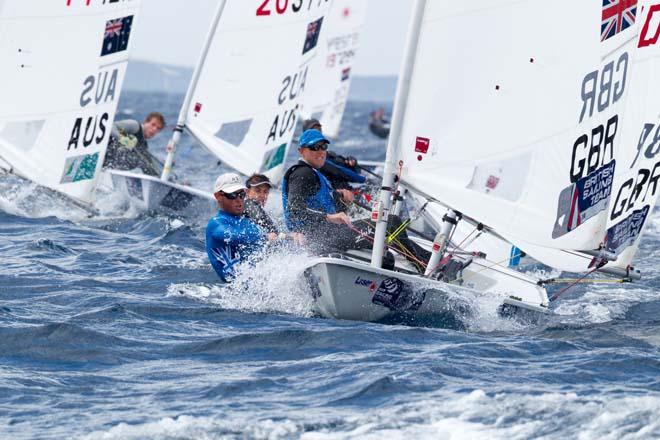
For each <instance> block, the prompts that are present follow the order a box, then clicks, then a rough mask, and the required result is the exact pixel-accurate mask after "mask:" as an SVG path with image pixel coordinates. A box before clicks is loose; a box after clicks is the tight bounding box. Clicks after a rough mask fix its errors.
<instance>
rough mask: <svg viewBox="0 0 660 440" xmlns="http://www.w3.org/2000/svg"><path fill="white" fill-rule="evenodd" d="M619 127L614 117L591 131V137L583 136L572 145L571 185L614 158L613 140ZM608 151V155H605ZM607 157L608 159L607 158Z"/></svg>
mask: <svg viewBox="0 0 660 440" xmlns="http://www.w3.org/2000/svg"><path fill="white" fill-rule="evenodd" d="M618 126H619V116H618V115H614V116H612V117H611V118H610V119H609V120H608V121H607V126H604V125H603V124H601V125H599V126H598V127H596V128H594V129H592V130H591V136H589V135H588V134H583V135H582V136H580V137H579V138H577V140H576V141H575V143H574V144H573V153H572V156H571V171H570V179H571V183H575V182H577V181H578V180H580V179H581V178H583V177H584V176H586V175H588V174H591V173H592V172H594V171H595V170H596V169H598V168H600V167H601V166H602V165H603V164H604V163H605V161H606V160H612V159H613V158H614V138H615V137H616V131H617V128H618ZM608 151H609V154H607V153H608ZM607 156H609V158H607Z"/></svg>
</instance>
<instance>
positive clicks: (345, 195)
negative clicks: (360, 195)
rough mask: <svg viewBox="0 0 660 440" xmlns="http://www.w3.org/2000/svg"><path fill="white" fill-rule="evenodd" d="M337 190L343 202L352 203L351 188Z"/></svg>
mask: <svg viewBox="0 0 660 440" xmlns="http://www.w3.org/2000/svg"><path fill="white" fill-rule="evenodd" d="M337 192H339V194H341V199H342V200H343V201H344V202H345V203H348V204H350V203H353V192H352V191H351V190H349V189H338V190H337Z"/></svg>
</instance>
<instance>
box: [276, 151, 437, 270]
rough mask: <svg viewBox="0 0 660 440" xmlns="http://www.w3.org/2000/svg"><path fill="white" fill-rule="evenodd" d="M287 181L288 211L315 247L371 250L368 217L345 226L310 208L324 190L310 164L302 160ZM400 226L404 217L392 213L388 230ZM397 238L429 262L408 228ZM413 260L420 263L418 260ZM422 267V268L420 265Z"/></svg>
mask: <svg viewBox="0 0 660 440" xmlns="http://www.w3.org/2000/svg"><path fill="white" fill-rule="evenodd" d="M284 180H285V181H286V184H285V185H284V188H285V189H286V199H287V206H285V207H284V209H285V210H288V216H289V218H290V219H291V220H292V221H294V222H297V223H298V224H299V225H300V226H299V227H298V228H297V229H298V230H297V232H302V233H303V234H304V235H305V237H306V239H307V242H308V243H309V244H310V246H311V247H312V249H313V250H315V251H316V252H319V253H328V252H337V251H339V252H341V251H346V250H349V249H371V248H372V247H373V246H372V237H373V231H374V224H373V223H372V222H371V221H370V220H369V219H363V220H358V221H356V222H353V227H352V228H349V227H348V226H346V225H336V224H334V223H330V222H329V221H328V220H327V218H326V215H327V214H325V213H323V212H319V211H318V210H314V209H310V208H309V206H308V201H309V200H310V198H313V197H315V196H316V195H317V194H318V193H319V191H321V189H322V185H321V182H320V181H319V177H318V176H317V175H316V173H315V172H314V170H313V169H312V167H311V166H310V165H308V164H307V163H306V162H303V161H299V162H298V163H297V164H296V165H294V166H293V167H291V168H289V170H288V171H287V172H286V174H285V175H284ZM332 197H333V199H334V200H335V204H339V203H340V202H339V200H340V198H341V196H340V194H339V193H338V192H337V191H333V192H332ZM399 226H401V219H400V218H399V217H397V216H393V215H392V216H390V220H389V223H388V230H389V231H388V232H392V231H394V230H396V229H397V228H398V227H399ZM397 241H398V243H400V245H398V244H397V245H396V246H398V247H399V248H404V249H406V250H408V251H409V253H412V255H413V256H414V257H415V258H416V259H418V260H420V261H422V262H426V261H428V259H429V257H430V252H428V251H425V250H424V249H422V248H420V247H419V246H418V245H417V244H415V243H414V242H412V241H411V240H410V239H409V238H408V236H407V234H406V232H405V231H403V232H401V234H400V235H399V236H398V238H397ZM385 258H387V256H386V257H385ZM389 258H391V256H390V257H389ZM413 262H414V261H413ZM414 263H415V264H416V265H418V264H417V263H416V262H414ZM384 266H385V267H387V266H391V262H388V264H387V265H385V262H384ZM418 266H419V265H418ZM419 268H420V270H423V268H422V267H421V266H419Z"/></svg>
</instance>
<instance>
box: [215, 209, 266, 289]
mask: <svg viewBox="0 0 660 440" xmlns="http://www.w3.org/2000/svg"><path fill="white" fill-rule="evenodd" d="M263 240H264V235H263V233H262V232H261V229H259V227H258V226H257V225H256V224H254V223H253V222H252V221H251V220H249V219H247V218H245V217H242V216H237V215H233V214H229V213H228V212H224V211H218V214H217V215H216V216H215V217H213V218H212V219H211V220H209V223H208V225H206V253H207V255H208V257H209V261H210V262H211V266H213V269H215V271H216V273H217V274H218V276H219V277H220V279H222V281H224V282H230V281H231V280H232V278H233V277H234V266H236V265H237V264H238V263H240V262H242V261H245V260H246V259H247V257H248V256H250V254H251V253H253V252H254V251H256V250H258V249H259V248H260V247H261V245H262V244H263Z"/></svg>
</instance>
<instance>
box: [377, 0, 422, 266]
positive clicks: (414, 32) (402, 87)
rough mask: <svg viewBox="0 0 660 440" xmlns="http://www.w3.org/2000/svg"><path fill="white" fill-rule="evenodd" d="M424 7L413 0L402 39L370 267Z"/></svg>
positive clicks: (386, 207)
mask: <svg viewBox="0 0 660 440" xmlns="http://www.w3.org/2000/svg"><path fill="white" fill-rule="evenodd" d="M425 9H426V0H415V4H414V6H413V13H412V17H411V19H410V24H409V27H408V29H409V32H408V41H407V42H406V49H405V54H404V58H403V64H402V66H401V71H400V72H399V82H398V84H397V88H396V97H395V100H394V111H393V114H392V126H391V131H390V137H389V140H388V141H387V154H386V156H385V170H384V172H383V186H382V187H381V190H380V200H379V201H378V202H377V203H378V210H377V218H376V232H375V234H374V247H373V253H372V254H371V266H372V267H380V266H381V264H382V261H383V253H384V250H385V235H386V234H387V219H388V217H389V211H390V203H391V195H392V186H393V185H394V176H395V174H396V169H397V163H396V161H397V159H398V158H399V145H400V143H401V127H402V126H403V119H404V117H405V115H406V108H407V104H408V94H409V91H410V79H411V78H412V73H413V68H414V65H415V58H416V56H417V46H418V44H419V35H420V30H421V28H422V21H423V19H424V11H425Z"/></svg>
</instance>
